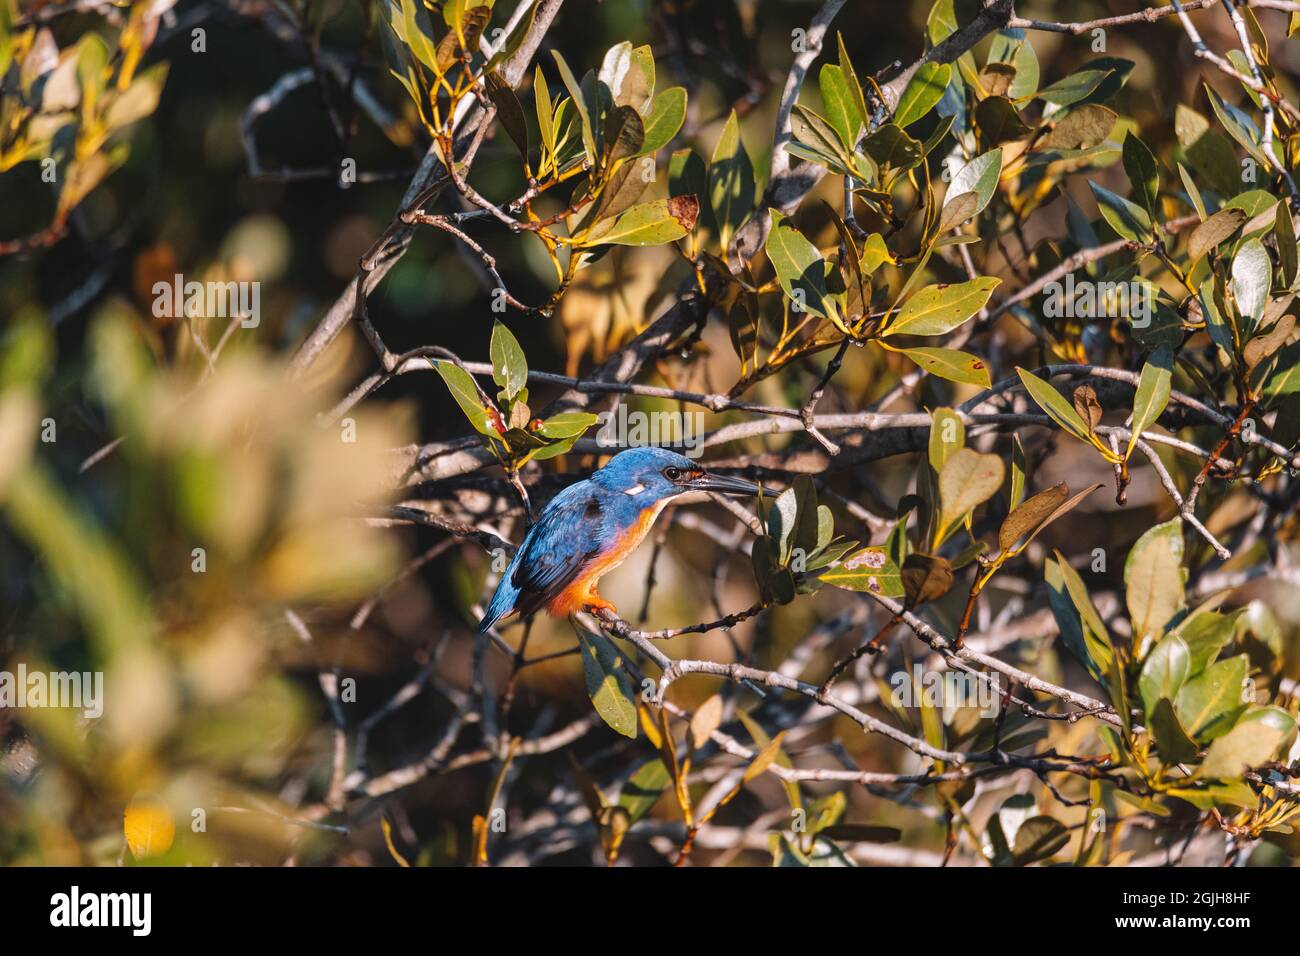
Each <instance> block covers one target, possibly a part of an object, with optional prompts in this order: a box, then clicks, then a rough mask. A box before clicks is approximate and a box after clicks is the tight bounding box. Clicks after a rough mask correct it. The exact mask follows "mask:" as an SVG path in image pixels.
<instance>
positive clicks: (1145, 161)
mask: <svg viewBox="0 0 1300 956" xmlns="http://www.w3.org/2000/svg"><path fill="white" fill-rule="evenodd" d="M1124 172H1126V173H1127V174H1128V181H1129V182H1130V183H1132V184H1133V196H1134V197H1135V198H1136V199H1137V201H1138V202H1139V203H1141V204H1142V207H1143V208H1144V209H1146V211H1147V212H1148V213H1150V214H1151V216H1152V218H1155V217H1157V216H1159V212H1160V207H1159V200H1158V198H1157V197H1158V196H1159V194H1160V168H1159V167H1158V166H1157V165H1156V158H1155V156H1153V155H1152V154H1151V150H1150V149H1148V148H1147V144H1146V143H1144V142H1142V140H1140V139H1138V138H1137V137H1136V136H1134V135H1133V134H1132V133H1131V132H1130V133H1129V134H1128V135H1127V136H1125V137H1124Z"/></svg>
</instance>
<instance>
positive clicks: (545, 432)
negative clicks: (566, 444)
mask: <svg viewBox="0 0 1300 956" xmlns="http://www.w3.org/2000/svg"><path fill="white" fill-rule="evenodd" d="M598 421H600V417H599V416H597V415H593V414H592V413H591V412H559V413H558V414H555V415H552V416H551V417H550V418H548V419H546V420H545V421H544V422H542V424H541V427H540V428H538V429H537V433H538V434H539V435H541V436H542V437H543V438H548V439H558V438H577V437H579V436H580V435H582V433H583V432H585V431H586V430H587V429H588V428H590V427H591V426H592V425H595V424H596V423H597V422H598Z"/></svg>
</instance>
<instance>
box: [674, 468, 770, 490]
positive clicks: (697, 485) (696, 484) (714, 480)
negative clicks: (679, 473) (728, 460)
mask: <svg viewBox="0 0 1300 956" xmlns="http://www.w3.org/2000/svg"><path fill="white" fill-rule="evenodd" d="M683 484H684V485H685V486H686V487H687V488H689V489H690V490H691V491H716V492H718V493H719V494H724V495H757V494H759V493H760V489H759V487H758V485H756V484H754V483H753V482H752V481H746V480H745V479H744V478H730V477H728V476H726V475H711V474H709V473H708V472H707V471H706V472H705V473H704V474H702V475H700V476H699V477H698V478H691V479H689V480H687V481H686V482H684V483H683Z"/></svg>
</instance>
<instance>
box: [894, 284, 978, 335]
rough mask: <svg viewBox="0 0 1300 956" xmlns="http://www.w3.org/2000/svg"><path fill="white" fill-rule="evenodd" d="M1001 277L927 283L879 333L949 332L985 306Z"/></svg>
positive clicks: (937, 333)
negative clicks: (948, 282)
mask: <svg viewBox="0 0 1300 956" xmlns="http://www.w3.org/2000/svg"><path fill="white" fill-rule="evenodd" d="M1000 281H1001V280H1000V279H996V278H993V277H992V276H981V277H979V278H978V279H971V280H970V281H969V282H959V283H957V284H956V285H930V286H926V287H925V288H924V289H921V290H920V291H919V292H917V293H916V294H915V295H913V296H912V297H911V298H910V299H908V300H907V301H906V302H905V303H904V304H903V308H902V310H901V311H900V312H899V313H898V316H897V317H896V318H895V319H894V320H893V321H891V322H890V323H889V325H888V326H886V328H885V329H884V330H883V331H882V332H881V335H886V336H889V335H943V334H944V333H945V332H951V331H952V330H953V329H955V328H956V327H957V326H959V325H961V324H962V323H963V322H965V321H966V320H967V319H969V318H970V317H971V316H973V315H974V314H975V313H976V312H978V311H979V310H980V309H982V308H984V305H985V303H987V302H988V300H989V296H991V295H992V294H993V290H994V289H996V288H997V286H998V283H999V282H1000Z"/></svg>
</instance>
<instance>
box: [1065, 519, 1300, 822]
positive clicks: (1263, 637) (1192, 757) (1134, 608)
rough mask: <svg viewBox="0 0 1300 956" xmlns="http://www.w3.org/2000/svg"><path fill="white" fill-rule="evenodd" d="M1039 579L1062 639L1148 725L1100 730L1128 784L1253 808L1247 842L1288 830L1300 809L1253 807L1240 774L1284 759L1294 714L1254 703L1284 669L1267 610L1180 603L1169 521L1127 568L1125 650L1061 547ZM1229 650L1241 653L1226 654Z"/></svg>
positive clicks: (1153, 806) (1163, 811)
mask: <svg viewBox="0 0 1300 956" xmlns="http://www.w3.org/2000/svg"><path fill="white" fill-rule="evenodd" d="M1045 577H1046V581H1047V585H1048V589H1049V590H1048V597H1049V601H1050V603H1051V607H1052V611H1053V613H1054V614H1055V616H1056V619H1057V622H1058V624H1059V625H1060V628H1061V636H1062V640H1063V641H1064V642H1065V644H1066V646H1067V647H1068V648H1069V649H1070V651H1071V652H1072V653H1073V654H1074V655H1075V656H1076V657H1077V658H1078V659H1079V660H1080V661H1081V662H1082V663H1083V665H1084V666H1085V667H1086V668H1087V669H1088V672H1089V673H1090V674H1091V675H1092V676H1093V678H1094V679H1095V680H1096V681H1097V682H1098V683H1100V684H1101V685H1102V686H1103V687H1105V689H1106V691H1107V693H1108V695H1109V697H1110V700H1111V702H1112V705H1113V706H1114V708H1115V711H1116V713H1119V714H1124V715H1132V716H1133V717H1134V718H1135V719H1137V718H1140V719H1141V721H1142V725H1143V726H1144V727H1145V732H1144V733H1141V734H1139V733H1136V732H1135V731H1134V729H1133V727H1132V726H1131V725H1130V724H1128V723H1125V724H1124V725H1123V726H1121V727H1119V728H1115V729H1111V728H1104V729H1103V730H1102V735H1103V739H1104V740H1105V741H1106V742H1107V746H1108V749H1109V750H1110V754H1111V758H1112V760H1114V762H1115V763H1116V764H1117V765H1119V766H1121V767H1122V768H1123V773H1124V778H1125V779H1128V780H1130V781H1131V782H1133V783H1134V784H1140V785H1141V787H1142V788H1145V789H1146V790H1148V791H1151V792H1153V793H1155V794H1167V795H1169V796H1173V797H1178V798H1180V799H1182V800H1186V801H1187V802H1189V803H1192V804H1194V805H1195V806H1198V807H1200V808H1202V809H1210V808H1211V807H1214V806H1216V805H1228V806H1237V807H1248V808H1252V809H1254V808H1256V807H1259V808H1260V811H1261V812H1260V813H1258V814H1256V815H1255V816H1254V817H1253V819H1252V823H1251V828H1252V836H1258V835H1260V834H1261V833H1263V832H1268V831H1273V832H1283V833H1289V832H1290V830H1289V825H1288V824H1287V823H1286V821H1287V820H1289V819H1295V818H1296V815H1297V814H1300V808H1298V807H1296V806H1294V805H1293V804H1290V803H1287V802H1280V803H1272V802H1269V801H1265V803H1264V804H1261V803H1260V798H1259V796H1258V795H1257V794H1256V792H1255V791H1254V790H1253V789H1252V788H1251V787H1250V786H1249V785H1248V784H1247V783H1246V782H1245V781H1244V780H1243V779H1242V774H1243V773H1244V772H1246V771H1247V770H1249V769H1251V768H1256V767H1260V766H1263V765H1265V764H1267V763H1268V762H1270V761H1272V760H1274V759H1277V758H1278V757H1280V756H1281V757H1285V756H1286V754H1287V753H1288V751H1289V750H1290V748H1291V746H1292V744H1293V743H1294V742H1295V739H1296V717H1295V715H1294V714H1292V713H1290V712H1289V711H1287V710H1284V709H1282V708H1281V707H1277V706H1265V705H1259V704H1257V702H1256V701H1257V697H1265V698H1266V699H1267V697H1268V696H1271V695H1270V693H1269V690H1268V688H1269V687H1270V686H1271V685H1272V683H1273V682H1274V681H1276V679H1277V677H1278V674H1279V672H1280V668H1281V663H1282V657H1281V652H1282V644H1281V634H1280V631H1279V629H1278V625H1277V622H1276V621H1275V620H1274V619H1273V617H1272V614H1271V613H1270V612H1269V611H1268V610H1267V608H1265V607H1264V606H1263V605H1261V604H1258V603H1252V604H1250V605H1248V606H1246V607H1243V608H1239V609H1238V610H1236V611H1232V612H1230V613H1224V612H1221V611H1219V610H1217V604H1218V603H1219V602H1218V601H1211V602H1209V603H1208V604H1206V605H1203V606H1201V607H1196V608H1188V607H1187V605H1186V601H1185V597H1184V582H1185V581H1186V578H1187V570H1186V568H1185V566H1184V563H1183V539H1182V529H1181V523H1180V522H1179V521H1178V520H1177V519H1175V520H1173V521H1168V522H1165V523H1164V524H1159V525H1156V526H1155V527H1154V528H1151V529H1149V530H1148V531H1146V533H1144V534H1143V535H1142V537H1141V538H1139V539H1138V542H1137V543H1136V544H1135V545H1134V546H1133V549H1132V551H1130V552H1129V556H1128V558H1127V560H1126V561H1125V563H1124V582H1125V587H1126V605H1127V609H1128V615H1129V622H1130V624H1131V627H1132V639H1131V641H1130V642H1129V643H1128V644H1127V645H1121V644H1119V643H1117V642H1116V641H1114V640H1113V639H1112V637H1111V635H1110V633H1109V631H1108V629H1107V628H1106V626H1105V624H1104V622H1103V621H1102V618H1101V615H1100V614H1098V613H1097V610H1096V608H1095V607H1094V605H1093V603H1092V600H1091V599H1090V597H1089V595H1088V590H1087V587H1086V585H1085V584H1084V582H1083V579H1082V578H1081V577H1080V576H1079V574H1078V572H1077V571H1075V570H1074V569H1073V568H1072V567H1071V566H1070V563H1069V561H1068V560H1066V558H1065V557H1064V556H1063V555H1061V554H1060V553H1059V552H1057V554H1056V556H1055V559H1054V560H1049V561H1048V562H1047V565H1046V573H1045ZM1234 648H1235V649H1236V650H1238V653H1236V654H1232V655H1231V656H1228V653H1227V652H1228V651H1229V650H1230V649H1234ZM1135 692H1136V693H1135ZM1115 792H1116V795H1117V796H1119V797H1121V798H1128V799H1131V800H1132V802H1134V803H1136V804H1137V805H1138V806H1140V807H1141V808H1142V809H1144V810H1148V811H1150V812H1153V813H1157V814H1159V815H1162V816H1163V815H1167V813H1168V809H1167V808H1165V807H1163V806H1162V805H1161V804H1160V803H1158V802H1157V801H1156V800H1154V799H1153V798H1152V797H1150V796H1141V797H1137V796H1132V795H1131V794H1130V792H1129V791H1128V790H1126V789H1124V788H1119V789H1117V790H1116V791H1115Z"/></svg>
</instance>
